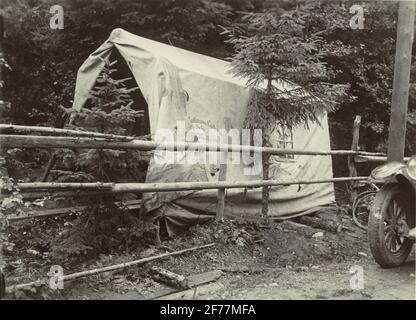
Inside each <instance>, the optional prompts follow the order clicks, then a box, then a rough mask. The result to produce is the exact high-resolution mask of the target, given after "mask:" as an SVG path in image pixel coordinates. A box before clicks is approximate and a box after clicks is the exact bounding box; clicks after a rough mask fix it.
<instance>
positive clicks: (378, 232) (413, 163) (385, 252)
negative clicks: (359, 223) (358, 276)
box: [367, 155, 416, 268]
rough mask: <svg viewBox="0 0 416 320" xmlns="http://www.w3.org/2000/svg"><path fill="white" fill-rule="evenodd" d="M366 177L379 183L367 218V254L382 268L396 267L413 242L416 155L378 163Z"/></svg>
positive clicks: (415, 200)
mask: <svg viewBox="0 0 416 320" xmlns="http://www.w3.org/2000/svg"><path fill="white" fill-rule="evenodd" d="M370 177H371V179H372V180H374V182H375V183H380V182H381V183H383V187H382V188H381V189H380V190H379V191H378V192H377V194H376V197H375V200H374V202H373V204H372V206H371V208H370V215H369V218H368V231H367V232H368V240H369V243H370V249H371V253H372V255H373V257H374V259H375V260H376V262H377V263H378V264H379V265H380V266H381V267H382V268H394V267H398V266H400V265H401V264H403V263H404V262H405V261H406V259H407V257H408V256H409V254H410V251H411V250H412V247H413V244H414V243H415V233H416V228H415V221H416V155H414V156H413V157H411V158H410V160H409V161H408V162H407V164H405V163H401V162H389V163H386V164H384V165H381V166H379V167H377V168H375V169H374V170H373V171H372V172H371V176H370Z"/></svg>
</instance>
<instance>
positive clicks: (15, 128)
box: [0, 124, 137, 141]
mask: <svg viewBox="0 0 416 320" xmlns="http://www.w3.org/2000/svg"><path fill="white" fill-rule="evenodd" d="M10 131H11V132H36V133H45V134H51V133H52V134H64V135H69V136H74V137H90V138H91V137H93V138H104V139H112V140H124V141H130V140H133V139H137V137H134V136H123V135H116V134H108V133H100V132H93V131H80V130H71V129H60V128H53V127H36V126H22V125H13V124H0V132H10Z"/></svg>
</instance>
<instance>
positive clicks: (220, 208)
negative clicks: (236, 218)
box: [216, 118, 231, 220]
mask: <svg viewBox="0 0 416 320" xmlns="http://www.w3.org/2000/svg"><path fill="white" fill-rule="evenodd" d="M224 126H225V130H226V131H227V132H228V130H230V128H231V119H230V118H225V119H224ZM227 137H228V136H227ZM227 139H229V138H227ZM230 142H231V141H229V140H228V141H227V144H230ZM222 159H224V160H225V163H222V161H221V160H222ZM227 161H228V151H223V152H221V156H220V171H219V173H218V181H225V180H226V179H227ZM225 192H226V189H225V188H220V189H218V191H217V214H216V219H217V220H223V219H224V209H225Z"/></svg>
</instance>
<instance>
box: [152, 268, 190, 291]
mask: <svg viewBox="0 0 416 320" xmlns="http://www.w3.org/2000/svg"><path fill="white" fill-rule="evenodd" d="M151 270H152V272H153V273H154V275H153V276H152V278H153V279H154V280H156V281H158V282H162V283H164V284H167V285H169V286H172V287H174V288H178V289H182V290H185V289H189V283H188V279H187V278H185V277H184V276H183V275H181V274H176V273H174V272H171V271H169V270H166V269H163V268H158V267H153V268H152V269H151Z"/></svg>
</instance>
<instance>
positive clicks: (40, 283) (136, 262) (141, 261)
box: [6, 243, 215, 293]
mask: <svg viewBox="0 0 416 320" xmlns="http://www.w3.org/2000/svg"><path fill="white" fill-rule="evenodd" d="M213 246H215V243H210V244H206V245H203V246H197V247H192V248H188V249H183V250H179V251H175V252H169V253H163V254H159V255H157V256H153V257H147V258H143V259H139V260H134V261H130V262H124V263H120V264H115V265H112V266H107V267H103V268H96V269H92V270H86V271H81V272H75V273H72V274H69V275H66V276H65V275H64V276H62V277H61V278H60V280H62V281H69V280H75V279H78V278H82V277H86V276H92V275H95V274H99V273H103V272H109V271H114V270H119V269H124V268H128V267H132V266H135V265H139V264H144V263H147V262H150V261H154V260H159V259H164V258H167V257H172V256H178V255H181V254H184V253H187V252H191V251H196V250H201V249H206V248H211V247H213ZM48 283H49V279H46V280H43V281H42V280H37V281H32V282H28V283H23V284H18V285H15V286H10V287H7V288H6V292H7V293H11V292H13V291H14V290H19V289H25V288H29V287H33V286H43V285H46V284H48Z"/></svg>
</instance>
